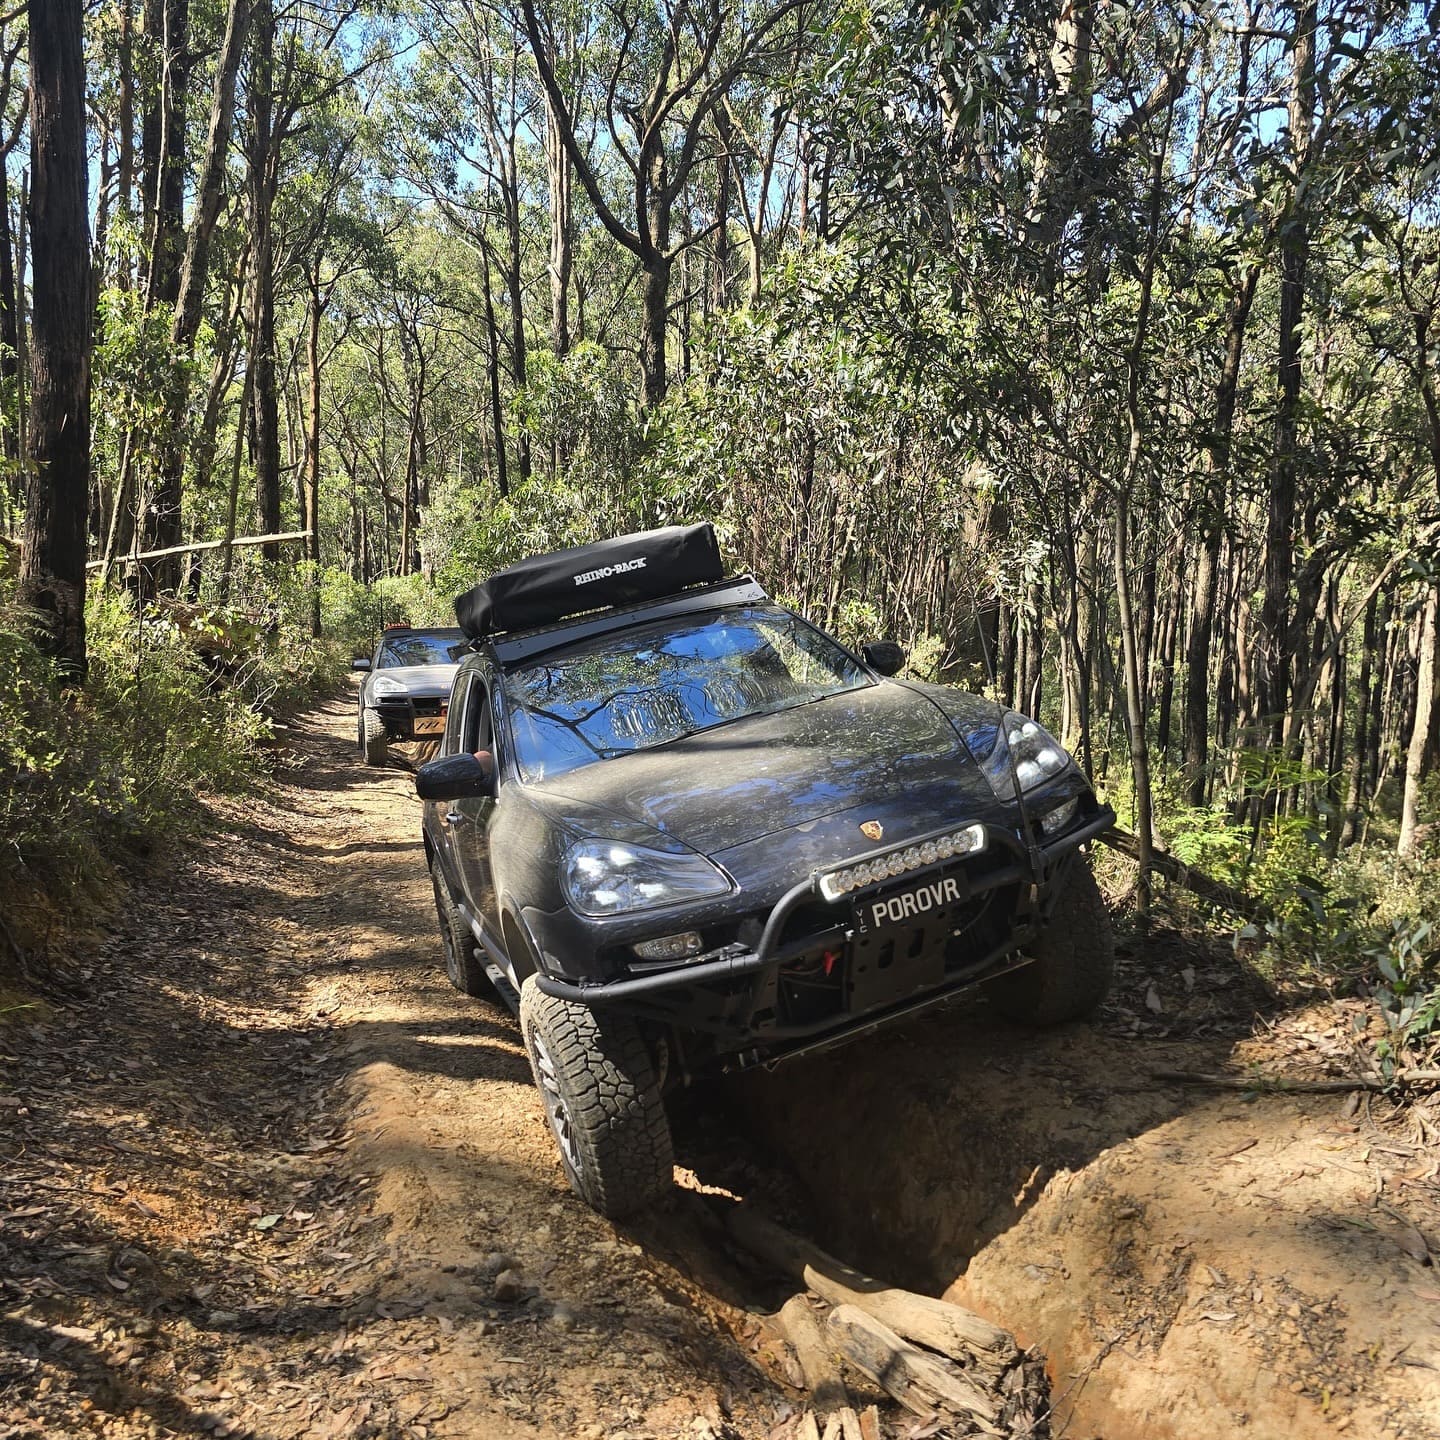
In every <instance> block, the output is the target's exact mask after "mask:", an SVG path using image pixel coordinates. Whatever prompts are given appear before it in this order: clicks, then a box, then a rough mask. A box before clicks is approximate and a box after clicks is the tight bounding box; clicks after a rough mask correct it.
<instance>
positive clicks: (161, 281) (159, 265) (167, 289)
mask: <svg viewBox="0 0 1440 1440" xmlns="http://www.w3.org/2000/svg"><path fill="white" fill-rule="evenodd" d="M189 23H190V7H189V0H146V5H145V29H146V38H147V40H148V41H149V43H150V46H151V48H152V53H153V54H154V55H155V58H156V59H157V60H158V61H159V67H160V74H159V89H158V91H157V92H155V93H154V94H152V96H151V99H150V103H149V104H148V105H147V106H146V109H145V115H144V120H143V127H142V158H143V162H144V167H145V190H146V199H147V202H148V204H149V208H150V225H149V238H150V269H149V275H148V279H147V282H146V286H145V308H146V310H147V311H152V310H157V309H160V308H162V307H166V308H173V307H174V306H175V304H176V302H177V301H178V300H179V298H180V267H181V262H182V258H183V256H182V251H183V245H184V235H185V177H186V165H185V111H186V100H187V98H188V90H189V84H190V38H189ZM175 359H176V357H174V356H166V357H164V358H163V359H162V360H161V362H160V364H161V367H162V369H161V388H162V389H163V390H164V391H166V392H167V393H170V392H173V391H174V390H175V389H177V388H182V387H183V386H184V385H185V376H184V373H183V370H181V368H180V367H179V366H178V365H177V364H176V363H175ZM183 413H184V410H183V402H182V406H181V412H180V414H181V417H183ZM178 431H179V427H178V425H177V426H175V427H174V428H173V429H171V430H170V431H169V433H164V434H161V435H160V436H158V437H153V438H155V439H157V440H158V441H159V444H158V446H157V447H156V452H157V460H158V462H159V463H158V464H157V467H156V474H155V489H154V502H153V504H152V505H151V506H150V508H149V510H148V512H147V514H146V523H145V537H144V541H143V543H142V548H143V549H147V550H161V549H169V548H171V547H172V546H174V545H175V544H177V543H178V542H179V539H180V509H181V489H180V473H179V466H178V464H175V463H171V461H170V457H171V456H172V455H176V454H178V453H179V449H178V447H179V445H180V435H179V433H178ZM177 573H178V571H177V565H176V562H175V561H173V560H167V561H166V562H164V563H163V564H161V565H159V566H157V567H155V569H154V570H153V571H151V570H148V569H147V570H146V572H145V575H146V576H148V577H149V579H150V582H151V583H153V584H154V586H155V588H157V589H173V588H174V583H175V579H176V575H177Z"/></svg>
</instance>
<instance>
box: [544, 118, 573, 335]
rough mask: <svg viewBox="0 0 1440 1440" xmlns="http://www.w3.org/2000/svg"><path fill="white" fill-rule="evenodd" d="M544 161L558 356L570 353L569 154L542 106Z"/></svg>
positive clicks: (553, 332) (552, 326)
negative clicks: (548, 205) (548, 201)
mask: <svg viewBox="0 0 1440 1440" xmlns="http://www.w3.org/2000/svg"><path fill="white" fill-rule="evenodd" d="M545 163H546V167H547V170H548V172H549V178H550V343H551V345H552V346H553V347H554V350H555V354H556V357H557V358H560V359H563V358H564V357H565V356H566V355H568V354H569V353H570V266H571V248H570V245H571V207H570V180H571V174H570V156H569V155H568V154H567V153H566V150H565V141H564V139H563V138H562V137H561V134H560V128H559V122H558V121H557V120H556V118H555V107H554V105H553V104H551V103H549V101H548V99H547V102H546V107H545Z"/></svg>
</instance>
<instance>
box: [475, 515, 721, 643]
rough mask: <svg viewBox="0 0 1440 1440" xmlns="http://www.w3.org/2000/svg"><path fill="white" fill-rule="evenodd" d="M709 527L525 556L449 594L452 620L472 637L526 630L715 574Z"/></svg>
mask: <svg viewBox="0 0 1440 1440" xmlns="http://www.w3.org/2000/svg"><path fill="white" fill-rule="evenodd" d="M724 575H725V567H724V565H723V564H722V563H721V560H720V546H719V544H718V543H717V542H716V539H715V528H714V526H712V525H710V524H708V523H707V524H704V525H670V526H667V527H666V528H665V529H663V530H643V531H641V532H640V533H639V534H638V535H621V536H618V537H617V538H616V539H614V540H600V541H597V542H596V543H595V544H593V545H578V546H576V547H575V548H574V549H573V550H556V551H554V552H553V553H551V554H549V555H532V556H531V557H530V558H529V559H528V560H521V561H519V562H518V563H516V564H514V565H510V566H507V567H506V568H505V569H504V570H497V571H496V572H495V574H493V575H492V576H491V577H490V578H489V579H488V580H484V581H482V582H481V583H480V584H479V585H477V586H475V588H474V589H473V590H467V591H466V592H465V594H463V595H459V596H457V597H456V599H455V618H456V619H457V620H459V622H460V628H461V629H462V630H464V632H465V634H466V635H467V636H469V638H470V639H472V640H482V639H484V638H485V637H486V636H487V635H493V634H495V633H497V632H499V631H515V630H533V629H535V628H536V627H537V626H540V625H549V624H551V623H552V622H553V621H556V620H563V619H564V618H565V617H566V616H567V615H578V614H580V613H581V612H583V611H586V610H603V609H606V608H607V607H609V606H612V605H633V604H636V603H637V602H639V601H641V600H654V599H657V598H658V597H660V596H662V595H673V594H675V593H676V592H677V591H680V590H684V589H686V588H687V587H688V586H691V585H704V584H710V583H712V582H713V581H716V580H721V579H723V578H724Z"/></svg>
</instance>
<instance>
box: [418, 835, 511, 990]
mask: <svg viewBox="0 0 1440 1440" xmlns="http://www.w3.org/2000/svg"><path fill="white" fill-rule="evenodd" d="M430 884H431V885H432V886H433V887H434V890H435V914H436V916H437V917H438V918H439V921H440V940H441V942H442V944H443V945H444V947H445V976H446V978H447V979H448V980H449V981H450V983H451V984H452V985H453V986H454V987H455V988H456V989H457V990H458V991H459V992H460V993H461V994H462V995H474V996H476V997H477V998H479V999H483V1000H493V999H494V998H495V987H494V985H492V984H491V983H490V977H489V976H488V975H487V974H486V973H485V967H484V966H483V965H482V964H481V963H480V961H479V959H478V957H477V956H476V954H475V936H474V934H473V933H472V932H471V929H470V927H469V925H467V924H466V923H465V917H464V916H463V915H462V914H461V913H460V909H459V907H458V906H457V905H456V904H455V901H454V900H453V899H452V898H451V896H450V887H449V886H448V885H446V883H445V876H444V875H443V874H442V873H441V870H440V862H439V861H438V860H434V859H432V860H431V861H430Z"/></svg>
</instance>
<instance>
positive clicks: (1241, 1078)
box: [1150, 1070, 1440, 1095]
mask: <svg viewBox="0 0 1440 1440" xmlns="http://www.w3.org/2000/svg"><path fill="white" fill-rule="evenodd" d="M1150 1078H1151V1079H1152V1080H1158V1081H1163V1082H1164V1083H1165V1084H1168V1085H1209V1086H1211V1087H1212V1088H1213V1089H1216V1090H1268V1091H1275V1092H1277V1093H1280V1094H1311V1095H1339V1094H1343V1093H1344V1092H1345V1091H1347V1090H1375V1091H1380V1090H1392V1089H1394V1088H1395V1086H1397V1085H1440V1070H1397V1071H1396V1072H1395V1073H1394V1074H1393V1075H1392V1076H1391V1077H1390V1078H1389V1079H1388V1080H1385V1079H1382V1078H1381V1077H1380V1076H1378V1075H1374V1076H1367V1075H1354V1076H1350V1077H1349V1078H1347V1079H1343V1080H1339V1079H1337V1080H1289V1079H1286V1077H1285V1076H1283V1075H1210V1074H1205V1073H1203V1072H1201V1071H1198V1070H1152V1071H1151V1072H1150Z"/></svg>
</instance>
